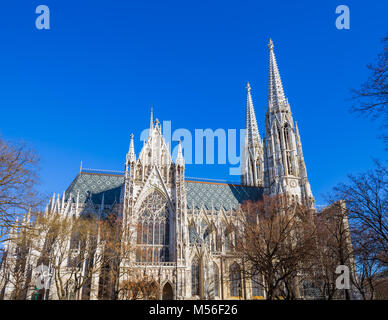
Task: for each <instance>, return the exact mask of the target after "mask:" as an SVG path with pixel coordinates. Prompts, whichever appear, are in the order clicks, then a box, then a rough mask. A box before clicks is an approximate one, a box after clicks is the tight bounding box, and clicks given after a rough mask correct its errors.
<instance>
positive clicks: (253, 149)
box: [241, 82, 264, 187]
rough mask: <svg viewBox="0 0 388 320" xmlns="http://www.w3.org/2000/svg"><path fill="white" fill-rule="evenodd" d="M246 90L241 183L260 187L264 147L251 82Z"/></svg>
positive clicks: (261, 183)
mask: <svg viewBox="0 0 388 320" xmlns="http://www.w3.org/2000/svg"><path fill="white" fill-rule="evenodd" d="M246 89H247V108H246V122H245V141H244V151H243V159H242V166H241V183H242V184H243V185H248V186H257V187H259V186H262V185H263V174H264V172H263V145H262V142H261V138H260V134H259V129H258V127H257V121H256V115H255V110H254V108H253V102H252V96H251V86H250V84H249V82H248V83H247V86H246Z"/></svg>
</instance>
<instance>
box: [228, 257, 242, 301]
mask: <svg viewBox="0 0 388 320" xmlns="http://www.w3.org/2000/svg"><path fill="white" fill-rule="evenodd" d="M241 285H242V283H241V268H240V265H239V264H238V263H237V262H233V264H231V265H230V267H229V292H230V296H231V297H241V296H242V286H241Z"/></svg>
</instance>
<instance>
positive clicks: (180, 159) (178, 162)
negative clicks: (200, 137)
mask: <svg viewBox="0 0 388 320" xmlns="http://www.w3.org/2000/svg"><path fill="white" fill-rule="evenodd" d="M175 164H176V165H177V166H180V167H184V166H185V159H184V158H183V152H182V143H181V140H179V144H178V153H177V156H176V160H175Z"/></svg>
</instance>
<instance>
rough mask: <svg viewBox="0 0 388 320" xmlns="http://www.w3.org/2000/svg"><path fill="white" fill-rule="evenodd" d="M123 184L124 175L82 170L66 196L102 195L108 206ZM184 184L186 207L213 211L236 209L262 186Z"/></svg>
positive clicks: (94, 198)
mask: <svg viewBox="0 0 388 320" xmlns="http://www.w3.org/2000/svg"><path fill="white" fill-rule="evenodd" d="M123 183H124V176H123V175H121V174H106V173H91V172H81V173H79V174H78V175H77V176H76V177H75V179H74V180H73V182H72V183H71V185H70V186H69V187H68V188H67V190H66V193H65V194H66V199H68V198H69V196H70V193H71V194H72V197H73V199H75V198H76V197H77V193H78V192H79V195H80V202H81V203H84V202H86V201H87V200H89V199H91V200H92V201H93V203H95V204H101V201H102V194H104V203H105V204H107V205H111V204H113V203H114V202H115V201H117V202H118V201H119V200H120V192H121V187H122V185H123ZM185 186H186V199H187V208H188V209H192V207H193V202H194V209H200V208H201V207H202V205H203V206H204V207H205V209H207V210H210V209H211V208H212V205H213V207H214V209H216V210H219V209H220V208H221V207H223V208H224V209H226V210H230V209H237V208H238V206H239V205H240V204H242V203H243V202H244V201H246V200H253V201H256V200H260V199H261V198H262V195H263V189H261V188H255V187H246V186H241V185H235V184H227V183H214V182H204V181H188V180H186V182H185Z"/></svg>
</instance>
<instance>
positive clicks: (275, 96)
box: [268, 39, 286, 111]
mask: <svg viewBox="0 0 388 320" xmlns="http://www.w3.org/2000/svg"><path fill="white" fill-rule="evenodd" d="M273 48H274V45H273V42H272V39H269V43H268V49H269V79H268V110H269V111H271V110H273V109H274V108H276V107H281V106H283V105H285V102H286V97H285V95H284V90H283V85H282V80H281V78H280V73H279V68H278V65H277V63H276V57H275V53H274V50H273Z"/></svg>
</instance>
